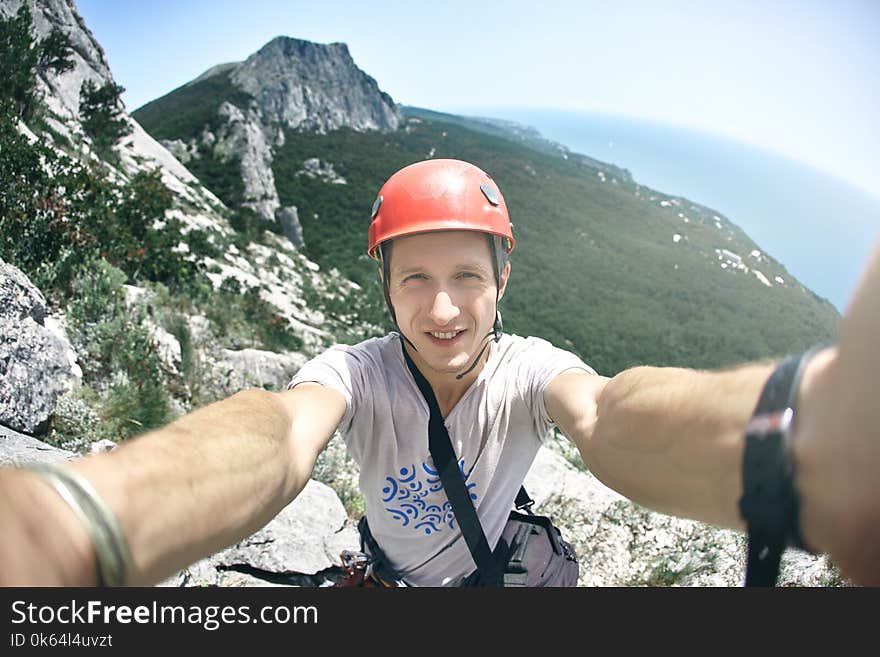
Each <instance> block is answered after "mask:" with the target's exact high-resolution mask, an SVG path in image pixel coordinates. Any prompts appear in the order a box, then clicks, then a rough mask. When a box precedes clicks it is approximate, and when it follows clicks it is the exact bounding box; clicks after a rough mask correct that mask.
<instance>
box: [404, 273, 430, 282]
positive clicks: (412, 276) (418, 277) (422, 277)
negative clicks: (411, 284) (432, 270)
mask: <svg viewBox="0 0 880 657" xmlns="http://www.w3.org/2000/svg"><path fill="white" fill-rule="evenodd" d="M427 278H428V277H427V276H425V275H424V274H410V275H409V276H407V277H406V278H404V279H403V282H404V283H406V282H408V281H411V280H425V279H427Z"/></svg>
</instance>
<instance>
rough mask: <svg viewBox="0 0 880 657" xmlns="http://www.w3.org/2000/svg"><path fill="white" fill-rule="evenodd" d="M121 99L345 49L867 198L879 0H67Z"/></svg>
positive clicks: (420, 79)
mask: <svg viewBox="0 0 880 657" xmlns="http://www.w3.org/2000/svg"><path fill="white" fill-rule="evenodd" d="M77 6H78V8H79V10H80V13H81V14H82V16H83V17H84V19H85V21H86V24H87V25H88V26H89V28H90V29H91V30H92V32H93V34H94V35H95V37H96V38H97V39H98V41H99V42H100V43H101V45H102V46H103V47H104V50H105V53H106V55H107V58H108V60H109V63H110V67H111V69H112V71H113V74H114V77H115V78H116V81H117V82H118V83H119V84H122V85H123V86H124V87H126V89H127V92H126V94H125V96H124V98H125V101H126V103H127V105H128V107H129V108H130V109H135V108H137V107H139V106H140V105H142V104H143V103H145V102H147V101H149V100H152V99H154V98H156V97H158V96H161V95H163V94H165V93H167V92H168V91H170V90H171V89H174V88H175V87H177V86H180V85H181V84H183V83H185V82H187V81H189V80H191V79H192V78H194V77H196V76H197V75H198V74H200V73H201V72H203V71H204V70H205V69H207V68H210V67H211V66H213V65H215V64H218V63H221V62H228V61H238V60H243V59H245V58H246V57H247V56H248V55H250V54H251V53H253V52H255V51H256V50H258V49H259V48H260V47H261V46H262V45H263V44H265V43H266V42H267V41H269V40H270V39H272V38H273V37H275V36H278V35H286V36H292V37H297V38H303V39H308V40H311V41H316V42H319V43H331V42H334V41H342V42H345V43H347V44H348V46H349V49H350V51H351V54H352V56H353V57H354V60H355V62H356V63H357V64H358V65H359V66H360V67H361V68H362V69H363V70H365V71H366V72H367V73H368V74H370V75H371V76H373V77H374V78H375V79H376V80H377V81H378V83H379V85H380V87H381V88H382V89H383V90H384V91H386V92H388V93H389V94H391V96H392V97H393V98H394V100H395V101H397V102H400V103H405V104H409V105H417V106H421V107H427V108H431V109H437V110H452V111H455V110H458V109H460V108H465V107H466V108H479V107H545V108H563V109H577V110H588V111H598V112H604V113H609V114H617V115H625V116H632V117H639V118H646V119H652V120H659V121H664V122H669V123H675V124H678V125H681V126H687V127H690V128H694V129H698V130H702V131H708V132H714V133H717V134H722V135H726V136H729V137H733V138H734V139H737V140H739V141H745V142H748V143H752V144H755V145H758V146H761V147H764V148H769V149H771V150H775V151H777V152H779V153H782V154H785V155H787V156H789V157H791V158H793V159H796V160H799V161H801V162H804V163H806V164H810V165H812V166H813V167H816V168H819V169H821V170H824V171H827V172H829V173H832V174H834V175H836V176H838V177H842V178H844V179H846V180H848V181H850V182H852V183H854V184H856V185H858V186H859V187H861V188H862V189H864V190H866V191H868V192H870V193H872V194H874V195H875V196H878V197H880V128H878V124H880V120H878V119H880V2H877V1H876V0H862V1H857V0H835V1H834V2H827V1H812V0H800V1H798V2H787V1H781V0H775V1H774V0H765V1H763V2H753V1H751V0H739V1H733V0H727V1H725V2H714V1H712V0H706V1H704V2H684V1H680V2H675V1H669V2H657V1H654V2H651V1H627V0H619V1H615V2H607V0H606V1H603V2H592V1H583V0H582V1H556V2H554V1H553V0H548V1H546V2H543V3H538V2H534V0H531V1H527V2H526V1H520V0H508V1H506V2H460V1H458V0H451V1H447V2H436V1H434V2H419V1H417V0H410V1H408V2H397V1H390V0H389V1H383V0H376V1H374V2H366V1H361V2H354V1H334V0H325V1H324V2H301V1H296V0H293V1H286V2H282V1H280V0H253V1H252V2H240V1H239V2H233V1H231V0H210V1H209V0H176V1H174V2H171V1H165V0H153V1H152V2H149V3H134V2H117V1H116V0H77Z"/></svg>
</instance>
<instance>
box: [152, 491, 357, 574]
mask: <svg viewBox="0 0 880 657" xmlns="http://www.w3.org/2000/svg"><path fill="white" fill-rule="evenodd" d="M346 522H347V517H346V514H345V509H343V507H342V503H341V502H340V501H339V498H338V497H337V496H336V493H334V492H333V490H332V489H331V488H329V487H328V486H325V485H324V484H321V483H319V482H317V481H314V480H311V481H309V483H308V484H307V485H306V487H305V488H304V489H303V491H302V492H301V493H300V494H299V496H297V498H296V499H295V500H294V501H293V502H291V503H290V504H288V505H287V506H286V507H285V508H284V509H283V510H282V511H281V513H279V514H278V515H277V516H275V518H273V519H272V520H271V521H270V522H269V523H268V524H267V525H266V526H265V527H263V528H262V529H260V530H259V531H257V532H256V533H254V534H252V535H251V536H249V537H248V538H246V539H244V540H243V541H240V542H239V543H237V544H236V545H234V546H232V547H230V548H228V549H226V550H223V551H222V552H218V553H217V554H214V555H213V556H211V557H208V558H207V559H202V560H201V561H198V562H196V563H195V564H193V565H191V566H189V567H188V568H186V569H184V570H183V571H181V572H180V573H178V574H176V575H174V576H173V577H170V578H168V579H167V580H165V581H164V582H163V583H162V585H163V586H255V585H257V586H270V585H278V584H283V585H288V586H291V585H292V586H318V585H320V584H321V582H322V581H323V580H324V579H325V578H326V577H327V575H324V573H325V572H327V571H332V570H333V569H335V568H338V567H339V566H341V561H340V559H339V553H340V552H341V551H342V550H344V549H350V550H356V549H358V534H357V530H356V529H354V528H353V527H351V526H347V524H346ZM236 570H237V571H238V572H235V571H236ZM260 574H262V575H263V576H262V577H260V576H259V575H260ZM282 576H283V577H282Z"/></svg>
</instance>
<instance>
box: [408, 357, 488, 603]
mask: <svg viewBox="0 0 880 657" xmlns="http://www.w3.org/2000/svg"><path fill="white" fill-rule="evenodd" d="M400 348H401V350H402V351H403V357H404V360H406V365H407V367H408V368H409V371H410V373H411V374H412V375H413V378H414V379H415V381H416V385H417V386H418V387H419V390H420V391H421V392H422V396H423V397H424V398H425V401H426V402H427V403H428V410H429V411H430V414H431V415H430V418H429V419H428V451H429V452H431V459H432V460H433V461H434V467H435V468H437V470H438V471H439V472H440V481H441V482H442V484H443V489H444V490H445V491H446V497H447V498H448V499H449V503H450V504H451V505H452V512H453V513H454V514H455V519H456V520H458V526H459V527H461V533H462V536H464V540H465V543H467V546H468V549H469V550H470V551H471V556H472V557H473V558H474V563H476V564H477V569H478V570H479V571H480V575H481V577H482V581H483V582H485V583H486V584H487V585H488V586H502V584H503V582H504V575H503V573H502V572H501V569H500V568H499V564H498V561H497V560H496V559H495V558H493V555H492V550H491V549H490V548H489V542H488V541H487V540H486V534H484V533H483V527H482V525H480V519H479V518H478V517H477V511H476V509H474V504H473V502H472V501H471V496H470V493H468V491H467V488H466V487H465V482H464V475H463V474H462V472H461V470H460V469H459V467H458V460H457V459H456V457H455V452H454V451H453V449H452V442H451V441H450V440H449V432H448V431H447V430H446V425H445V424H444V423H443V415H442V414H441V413H440V405H439V404H438V403H437V398H436V397H435V396H434V391H433V390H432V389H431V384H430V383H428V381H427V380H426V379H425V377H424V375H423V374H422V373H421V372H420V371H419V368H418V367H416V365H415V363H413V362H412V359H411V358H410V357H409V354H408V353H406V348H405V347H404V345H403V341H401V343H400Z"/></svg>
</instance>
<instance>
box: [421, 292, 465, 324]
mask: <svg viewBox="0 0 880 657" xmlns="http://www.w3.org/2000/svg"><path fill="white" fill-rule="evenodd" d="M460 312H461V311H460V310H459V309H458V306H456V305H455V304H454V303H453V302H452V297H450V296H449V293H448V292H446V291H445V290H438V291H437V293H436V294H435V295H434V300H433V303H432V304H431V309H430V310H429V311H428V317H430V319H431V321H432V322H434V323H435V324H437V326H445V325H446V324H448V323H449V322H451V321H452V320H453V319H455V318H456V317H458V315H459V313H460Z"/></svg>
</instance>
